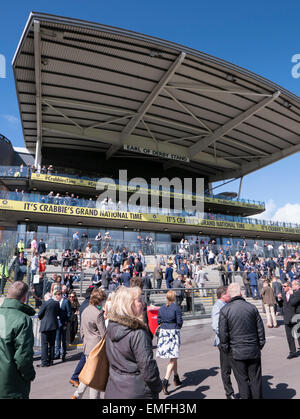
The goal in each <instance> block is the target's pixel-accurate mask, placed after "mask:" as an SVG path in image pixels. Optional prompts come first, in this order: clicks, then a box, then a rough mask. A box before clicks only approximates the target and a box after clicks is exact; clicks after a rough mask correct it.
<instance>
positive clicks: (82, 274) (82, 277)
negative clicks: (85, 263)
mask: <svg viewBox="0 0 300 419" xmlns="http://www.w3.org/2000/svg"><path fill="white" fill-rule="evenodd" d="M83 280H84V272H83V270H81V272H80V297H82V285H83Z"/></svg>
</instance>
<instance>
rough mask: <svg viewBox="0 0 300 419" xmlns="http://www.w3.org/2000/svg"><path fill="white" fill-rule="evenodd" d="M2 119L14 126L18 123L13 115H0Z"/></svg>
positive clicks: (17, 119)
mask: <svg viewBox="0 0 300 419" xmlns="http://www.w3.org/2000/svg"><path fill="white" fill-rule="evenodd" d="M1 117H2V118H4V119H6V120H7V121H8V122H9V123H11V124H16V123H17V122H19V118H17V117H16V116H14V115H1Z"/></svg>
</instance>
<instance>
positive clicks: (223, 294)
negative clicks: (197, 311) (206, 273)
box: [217, 285, 230, 303]
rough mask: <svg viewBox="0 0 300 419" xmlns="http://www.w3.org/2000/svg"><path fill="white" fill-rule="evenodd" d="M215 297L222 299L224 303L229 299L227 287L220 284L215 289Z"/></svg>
mask: <svg viewBox="0 0 300 419" xmlns="http://www.w3.org/2000/svg"><path fill="white" fill-rule="evenodd" d="M217 299H218V300H221V301H223V302H224V303H228V301H229V300H230V297H229V294H228V287H226V286H224V285H222V286H221V287H219V288H218V289H217Z"/></svg>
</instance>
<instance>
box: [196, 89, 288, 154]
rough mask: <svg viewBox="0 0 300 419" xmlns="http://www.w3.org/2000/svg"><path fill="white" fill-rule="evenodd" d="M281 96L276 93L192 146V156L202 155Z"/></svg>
mask: <svg viewBox="0 0 300 419" xmlns="http://www.w3.org/2000/svg"><path fill="white" fill-rule="evenodd" d="M279 95H280V92H279V91H277V92H275V93H274V94H273V95H272V97H267V98H265V99H263V100H261V101H260V102H258V103H256V104H255V105H253V106H251V107H250V108H249V109H247V110H246V111H244V112H242V113H241V114H239V115H238V116H236V117H235V118H233V119H231V120H230V121H229V122H227V123H226V124H224V125H223V126H222V127H220V128H218V129H217V130H216V131H214V132H213V133H212V134H211V135H209V136H208V137H206V138H205V139H204V140H201V141H198V142H197V143H196V144H194V145H192V146H191V147H190V148H189V150H190V156H195V154H198V153H200V152H201V151H203V150H205V149H206V148H207V147H209V146H210V145H211V144H213V143H214V142H216V141H218V140H219V139H220V138H222V137H223V136H224V135H226V134H228V132H230V131H231V130H233V129H234V128H236V127H237V126H239V125H240V124H242V123H243V122H245V121H246V120H247V119H249V118H251V116H253V115H254V114H256V113H257V112H258V111H259V110H261V109H263V108H264V107H265V106H267V105H268V104H269V103H271V102H273V101H274V100H276V99H277V98H278V96H279Z"/></svg>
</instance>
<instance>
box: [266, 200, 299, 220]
mask: <svg viewBox="0 0 300 419" xmlns="http://www.w3.org/2000/svg"><path fill="white" fill-rule="evenodd" d="M272 219H273V221H282V222H286V223H296V224H300V204H290V203H287V204H285V206H284V207H281V208H278V209H277V210H276V212H275V214H274V215H273V218H272Z"/></svg>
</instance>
